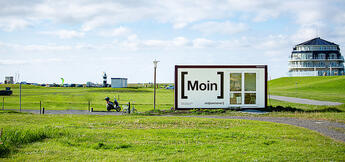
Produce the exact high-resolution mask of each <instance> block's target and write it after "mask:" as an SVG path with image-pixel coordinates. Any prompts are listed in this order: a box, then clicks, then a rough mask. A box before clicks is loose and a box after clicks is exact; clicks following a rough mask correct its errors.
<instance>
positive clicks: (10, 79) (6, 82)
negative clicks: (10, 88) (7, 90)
mask: <svg viewBox="0 0 345 162" xmlns="http://www.w3.org/2000/svg"><path fill="white" fill-rule="evenodd" d="M4 83H5V84H14V81H13V76H7V77H5V82H4Z"/></svg>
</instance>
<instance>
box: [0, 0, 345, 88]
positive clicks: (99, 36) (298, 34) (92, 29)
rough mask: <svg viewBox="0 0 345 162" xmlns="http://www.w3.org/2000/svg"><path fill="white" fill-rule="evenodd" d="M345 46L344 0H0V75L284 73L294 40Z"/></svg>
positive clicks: (45, 78) (78, 78)
mask: <svg viewBox="0 0 345 162" xmlns="http://www.w3.org/2000/svg"><path fill="white" fill-rule="evenodd" d="M317 36H320V37H321V38H323V39H326V40H329V41H331V42H335V43H337V44H339V45H340V48H341V49H342V50H343V49H344V47H345V1H344V0H303V1H301V0H288V1H282V0H227V1H223V0H207V1H203V0H198V1H196V0H195V1H194V0H185V1H182V0H157V1H154V0H114V1H111V0H97V1H91V0H0V82H3V80H4V77H5V76H9V75H12V76H15V75H16V74H19V76H20V77H19V80H21V81H27V82H38V83H60V78H61V77H63V78H65V82H67V83H85V82H87V81H92V82H96V83H97V82H98V83H100V82H101V81H102V78H101V75H102V72H107V74H108V75H109V76H110V77H127V78H129V80H128V81H129V82H131V83H136V82H150V81H151V82H152V78H153V64H152V61H153V60H154V59H157V60H159V61H160V63H159V64H158V74H157V75H158V81H159V82H173V80H174V78H173V77H174V75H173V73H174V65H177V64H202V65H208V64H217V65H218V64H226V65H230V64H267V65H268V66H269V73H270V76H271V77H272V78H278V77H283V76H286V74H287V70H288V69H287V64H288V62H287V60H288V56H289V54H290V53H291V50H292V48H293V46H294V45H296V44H298V43H301V42H303V41H307V40H309V39H312V38H314V37H317Z"/></svg>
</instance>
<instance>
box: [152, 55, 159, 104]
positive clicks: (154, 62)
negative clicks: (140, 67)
mask: <svg viewBox="0 0 345 162" xmlns="http://www.w3.org/2000/svg"><path fill="white" fill-rule="evenodd" d="M158 62H159V61H157V60H156V59H155V60H154V61H153V65H154V67H153V69H154V74H153V77H154V78H153V110H156V72H157V64H158Z"/></svg>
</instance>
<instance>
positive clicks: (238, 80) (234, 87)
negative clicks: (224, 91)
mask: <svg viewBox="0 0 345 162" xmlns="http://www.w3.org/2000/svg"><path fill="white" fill-rule="evenodd" d="M241 90H242V74H241V73H231V74H230V91H241Z"/></svg>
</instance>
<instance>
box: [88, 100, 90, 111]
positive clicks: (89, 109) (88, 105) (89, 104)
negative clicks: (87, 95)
mask: <svg viewBox="0 0 345 162" xmlns="http://www.w3.org/2000/svg"><path fill="white" fill-rule="evenodd" d="M88 110H89V111H90V101H89V103H88Z"/></svg>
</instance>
